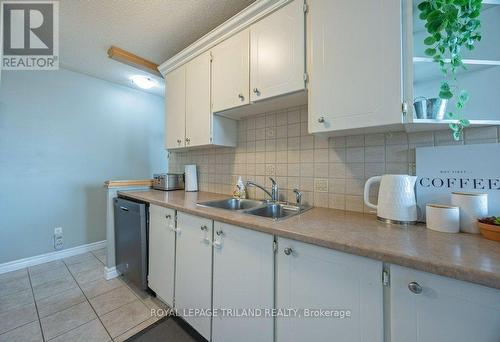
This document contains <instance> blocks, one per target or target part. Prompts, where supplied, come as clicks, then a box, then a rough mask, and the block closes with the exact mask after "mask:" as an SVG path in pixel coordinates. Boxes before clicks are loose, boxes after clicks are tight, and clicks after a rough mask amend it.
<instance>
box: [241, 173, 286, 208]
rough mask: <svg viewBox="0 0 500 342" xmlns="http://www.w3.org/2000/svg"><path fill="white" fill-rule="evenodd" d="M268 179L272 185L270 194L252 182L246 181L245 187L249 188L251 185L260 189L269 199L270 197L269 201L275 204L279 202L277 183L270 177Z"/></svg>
mask: <svg viewBox="0 0 500 342" xmlns="http://www.w3.org/2000/svg"><path fill="white" fill-rule="evenodd" d="M269 179H270V180H271V183H272V186H271V192H269V191H268V190H266V188H264V187H263V186H262V185H259V184H257V183H255V182H252V181H246V184H245V185H246V186H249V185H253V186H255V187H257V188H259V189H261V190H262V191H264V192H265V193H266V194H267V195H268V196H269V197H271V200H272V201H275V202H278V201H279V188H278V183H276V181H275V180H274V179H272V178H271V177H269Z"/></svg>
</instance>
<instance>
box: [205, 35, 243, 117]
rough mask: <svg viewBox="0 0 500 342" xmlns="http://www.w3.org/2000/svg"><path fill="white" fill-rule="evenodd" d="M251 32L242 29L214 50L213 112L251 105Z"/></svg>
mask: <svg viewBox="0 0 500 342" xmlns="http://www.w3.org/2000/svg"><path fill="white" fill-rule="evenodd" d="M249 39H250V37H249V30H248V29H246V30H243V31H241V32H239V33H237V34H236V35H234V36H232V37H231V38H228V39H227V40H225V41H223V42H222V43H220V44H218V45H217V46H215V47H214V48H213V49H212V106H213V107H212V110H213V112H220V111H223V110H227V109H231V108H235V107H239V106H242V105H246V104H249V103H250V90H249V89H250V88H249V87H250V83H249V82H250V81H249V78H250V69H249V68H250V61H249V56H250V51H249V49H250V41H249Z"/></svg>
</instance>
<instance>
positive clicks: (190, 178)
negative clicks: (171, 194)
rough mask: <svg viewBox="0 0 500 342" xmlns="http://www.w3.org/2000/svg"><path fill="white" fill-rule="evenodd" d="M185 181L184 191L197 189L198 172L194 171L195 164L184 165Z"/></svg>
mask: <svg viewBox="0 0 500 342" xmlns="http://www.w3.org/2000/svg"><path fill="white" fill-rule="evenodd" d="M184 172H185V178H186V179H185V181H184V189H185V191H198V173H197V171H196V165H186V166H185V167H184Z"/></svg>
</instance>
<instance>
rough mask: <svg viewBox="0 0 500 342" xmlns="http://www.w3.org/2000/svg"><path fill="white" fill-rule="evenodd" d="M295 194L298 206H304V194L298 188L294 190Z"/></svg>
mask: <svg viewBox="0 0 500 342" xmlns="http://www.w3.org/2000/svg"><path fill="white" fill-rule="evenodd" d="M293 192H294V193H295V202H297V206H299V207H300V205H301V204H302V192H301V191H299V189H297V188H295V189H293Z"/></svg>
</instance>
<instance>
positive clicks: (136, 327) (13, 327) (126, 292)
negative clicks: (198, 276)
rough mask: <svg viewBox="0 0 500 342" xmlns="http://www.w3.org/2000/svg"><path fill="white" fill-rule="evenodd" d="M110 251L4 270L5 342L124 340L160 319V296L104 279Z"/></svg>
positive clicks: (0, 321) (0, 336)
mask: <svg viewBox="0 0 500 342" xmlns="http://www.w3.org/2000/svg"><path fill="white" fill-rule="evenodd" d="M105 261H106V250H105V249H101V250H97V251H94V252H88V253H85V254H80V255H76V256H73V257H69V258H66V259H63V260H57V261H52V262H48V263H45V264H41V265H37V266H33V267H30V268H28V269H22V270H18V271H14V272H9V273H5V274H0V342H4V341H5V342H7V341H8V342H14V341H22V342H31V341H33V342H39V341H51V342H52V341H54V342H55V341H64V342H70V341H92V342H100V341H124V340H125V339H127V338H129V337H130V336H132V335H134V334H136V333H137V332H139V331H141V330H142V329H144V328H146V327H147V326H149V325H150V324H152V323H154V322H156V321H157V319H158V317H154V316H152V315H151V309H152V308H155V309H156V308H159V307H164V305H163V304H162V303H161V302H159V301H158V300H157V299H156V298H153V297H151V296H149V295H148V294H146V293H144V292H142V291H139V290H136V289H134V288H133V287H130V286H128V285H127V284H126V283H125V282H123V281H122V280H121V279H118V278H116V279H112V280H108V281H107V280H105V279H104V263H105Z"/></svg>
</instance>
